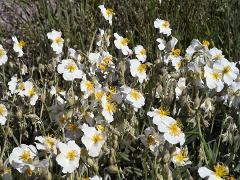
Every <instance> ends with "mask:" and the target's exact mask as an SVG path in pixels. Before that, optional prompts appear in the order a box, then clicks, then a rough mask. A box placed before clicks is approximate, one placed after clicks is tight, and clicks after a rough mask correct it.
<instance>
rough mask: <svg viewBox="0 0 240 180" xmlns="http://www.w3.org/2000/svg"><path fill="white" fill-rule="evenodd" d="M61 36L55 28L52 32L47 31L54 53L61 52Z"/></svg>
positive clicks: (62, 40)
mask: <svg viewBox="0 0 240 180" xmlns="http://www.w3.org/2000/svg"><path fill="white" fill-rule="evenodd" d="M61 36H62V33H61V32H59V31H56V30H52V32H49V33H47V37H48V39H50V40H51V41H52V44H51V47H52V48H53V51H55V52H56V54H60V53H62V49H63V43H64V39H63V38H62V37H61Z"/></svg>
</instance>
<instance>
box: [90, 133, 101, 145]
mask: <svg viewBox="0 0 240 180" xmlns="http://www.w3.org/2000/svg"><path fill="white" fill-rule="evenodd" d="M102 140H103V136H101V135H99V134H94V135H93V136H92V141H93V143H94V144H96V143H98V142H99V141H102Z"/></svg>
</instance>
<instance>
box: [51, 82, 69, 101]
mask: <svg viewBox="0 0 240 180" xmlns="http://www.w3.org/2000/svg"><path fill="white" fill-rule="evenodd" d="M50 94H51V95H55V97H56V99H57V101H58V102H59V103H60V104H64V103H65V99H66V91H62V90H61V89H60V88H58V87H57V88H55V87H54V86H52V87H51V90H50Z"/></svg>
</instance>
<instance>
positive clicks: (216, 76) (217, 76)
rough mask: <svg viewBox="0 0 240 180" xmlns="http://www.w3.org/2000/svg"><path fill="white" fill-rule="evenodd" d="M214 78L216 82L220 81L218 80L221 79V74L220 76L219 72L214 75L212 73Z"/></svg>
mask: <svg viewBox="0 0 240 180" xmlns="http://www.w3.org/2000/svg"><path fill="white" fill-rule="evenodd" d="M212 78H213V79H214V80H218V79H219V78H220V74H219V73H218V72H213V73H212Z"/></svg>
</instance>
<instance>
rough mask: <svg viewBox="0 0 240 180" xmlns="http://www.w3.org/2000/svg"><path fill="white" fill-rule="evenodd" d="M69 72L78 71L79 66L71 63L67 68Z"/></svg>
mask: <svg viewBox="0 0 240 180" xmlns="http://www.w3.org/2000/svg"><path fill="white" fill-rule="evenodd" d="M66 69H67V70H68V71H69V72H74V71H76V70H77V66H76V64H75V63H69V64H68V65H67V68H66Z"/></svg>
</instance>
